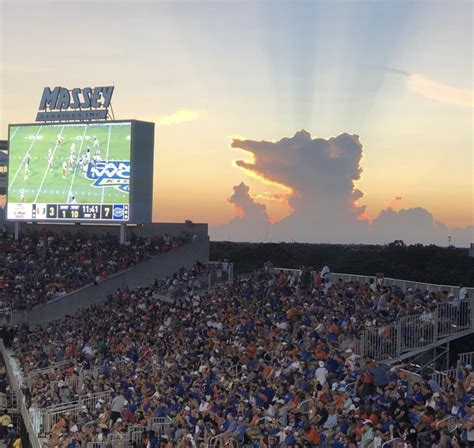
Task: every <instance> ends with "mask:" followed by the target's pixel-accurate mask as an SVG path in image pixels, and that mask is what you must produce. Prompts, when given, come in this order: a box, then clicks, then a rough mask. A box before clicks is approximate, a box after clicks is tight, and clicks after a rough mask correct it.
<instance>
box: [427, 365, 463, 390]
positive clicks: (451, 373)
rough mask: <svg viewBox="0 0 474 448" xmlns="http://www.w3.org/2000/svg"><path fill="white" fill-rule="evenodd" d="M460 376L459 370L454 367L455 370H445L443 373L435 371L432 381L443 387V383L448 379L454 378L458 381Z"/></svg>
mask: <svg viewBox="0 0 474 448" xmlns="http://www.w3.org/2000/svg"><path fill="white" fill-rule="evenodd" d="M457 375H458V368H457V367H454V368H453V369H448V370H444V371H442V372H439V371H435V372H433V373H432V374H431V379H432V380H434V381H436V382H437V383H438V385H439V386H442V385H443V382H444V380H445V379H446V378H449V377H452V378H454V380H456V378H457Z"/></svg>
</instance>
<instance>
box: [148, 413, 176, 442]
mask: <svg viewBox="0 0 474 448" xmlns="http://www.w3.org/2000/svg"><path fill="white" fill-rule="evenodd" d="M148 424H149V426H150V427H151V429H152V430H153V431H155V434H156V435H157V436H158V437H160V436H164V435H168V434H167V433H168V431H169V428H170V426H171V425H172V424H173V420H171V419H170V418H169V417H151V418H150V419H149V420H148Z"/></svg>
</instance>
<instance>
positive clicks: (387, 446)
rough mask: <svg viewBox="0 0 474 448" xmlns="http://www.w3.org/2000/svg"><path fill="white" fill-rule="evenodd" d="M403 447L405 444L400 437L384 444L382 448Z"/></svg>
mask: <svg viewBox="0 0 474 448" xmlns="http://www.w3.org/2000/svg"><path fill="white" fill-rule="evenodd" d="M403 446H405V444H404V442H403V440H402V439H401V438H400V437H396V438H394V439H390V440H387V441H386V442H384V443H382V448H398V447H400V448H401V447H403Z"/></svg>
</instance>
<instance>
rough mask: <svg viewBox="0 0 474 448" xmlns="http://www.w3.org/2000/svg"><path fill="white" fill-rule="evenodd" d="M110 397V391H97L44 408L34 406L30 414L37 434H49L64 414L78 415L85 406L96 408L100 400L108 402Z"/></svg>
mask: <svg viewBox="0 0 474 448" xmlns="http://www.w3.org/2000/svg"><path fill="white" fill-rule="evenodd" d="M110 399H111V392H110V391H107V392H96V393H94V394H89V395H84V396H82V397H80V398H79V400H77V401H73V402H71V403H66V404H59V405H56V406H50V407H47V408H42V409H37V408H32V409H30V416H31V421H32V424H33V428H34V430H35V432H36V434H37V435H39V434H49V433H50V432H51V431H52V429H53V427H54V425H55V424H56V423H58V421H59V420H60V419H61V417H62V416H64V415H66V414H69V415H70V416H73V417H77V416H78V415H79V413H80V412H81V410H82V408H83V406H85V407H87V409H88V410H92V409H95V407H96V405H97V403H98V402H99V400H102V401H103V402H104V403H107V402H109V401H110Z"/></svg>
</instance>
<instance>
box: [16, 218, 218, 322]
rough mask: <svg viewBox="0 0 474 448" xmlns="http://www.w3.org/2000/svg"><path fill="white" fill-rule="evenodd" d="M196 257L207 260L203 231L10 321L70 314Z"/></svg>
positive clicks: (188, 263) (190, 262)
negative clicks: (186, 241) (146, 259)
mask: <svg viewBox="0 0 474 448" xmlns="http://www.w3.org/2000/svg"><path fill="white" fill-rule="evenodd" d="M206 227H207V226H206ZM197 260H199V261H201V262H207V261H209V238H208V237H207V235H205V236H198V237H197V238H196V240H195V241H193V242H191V243H189V244H186V245H184V246H182V247H180V248H178V249H176V250H174V251H171V252H168V253H165V254H162V255H160V256H158V257H155V258H153V259H152V260H148V261H145V262H143V263H140V264H139V265H138V266H135V267H133V268H131V269H128V270H126V271H124V272H121V273H120V274H117V275H115V276H113V277H110V278H108V279H107V280H105V281H103V282H101V283H99V284H98V285H92V286H87V287H84V288H82V289H79V290H77V291H75V292H73V293H71V294H68V295H67V296H64V297H61V298H59V299H56V300H52V301H51V302H48V303H46V304H44V305H41V306H39V307H37V308H34V309H32V310H30V311H29V312H18V313H14V315H13V320H12V323H13V324H14V325H19V324H22V323H28V325H29V326H30V328H32V327H34V326H35V325H39V324H41V325H42V324H46V323H48V322H50V321H52V320H55V319H58V318H60V317H63V316H65V315H67V314H72V313H74V312H75V311H77V310H78V309H80V308H86V307H89V306H91V305H94V304H98V303H100V302H102V301H104V300H105V299H106V297H107V294H109V293H111V292H113V291H115V290H116V289H117V288H123V287H125V286H128V287H129V288H130V289H134V288H137V287H139V286H146V285H149V284H151V283H153V281H154V280H155V279H156V278H162V277H165V276H168V275H171V274H173V273H175V272H176V271H177V270H178V269H179V268H181V267H182V266H185V267H191V266H192V265H193V264H194V263H195V262H196V261H197Z"/></svg>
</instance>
